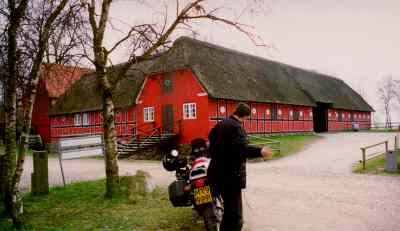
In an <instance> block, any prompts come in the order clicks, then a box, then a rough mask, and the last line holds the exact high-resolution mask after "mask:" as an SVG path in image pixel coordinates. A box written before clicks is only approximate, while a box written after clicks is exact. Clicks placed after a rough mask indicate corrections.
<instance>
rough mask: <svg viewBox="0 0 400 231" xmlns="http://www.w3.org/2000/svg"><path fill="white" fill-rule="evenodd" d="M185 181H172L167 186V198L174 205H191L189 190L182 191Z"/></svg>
mask: <svg viewBox="0 0 400 231" xmlns="http://www.w3.org/2000/svg"><path fill="white" fill-rule="evenodd" d="M185 185H186V183H185V181H183V180H177V181H174V182H172V183H171V184H170V185H169V187H168V193H169V200H170V201H171V202H172V205H173V206H174V207H185V206H191V205H192V202H191V200H190V197H189V192H185V191H184V187H185Z"/></svg>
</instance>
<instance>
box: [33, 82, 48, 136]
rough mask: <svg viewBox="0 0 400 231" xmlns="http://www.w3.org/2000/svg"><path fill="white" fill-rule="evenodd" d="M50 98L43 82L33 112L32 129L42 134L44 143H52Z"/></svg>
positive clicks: (40, 84)
mask: <svg viewBox="0 0 400 231" xmlns="http://www.w3.org/2000/svg"><path fill="white" fill-rule="evenodd" d="M49 108H50V97H49V96H48V95H47V93H46V91H45V90H44V83H43V81H40V82H39V86H38V94H37V95H36V99H35V103H34V105H33V111H32V128H33V129H34V130H35V132H36V133H37V134H40V136H41V137H42V141H43V142H44V143H49V142H50V118H49Z"/></svg>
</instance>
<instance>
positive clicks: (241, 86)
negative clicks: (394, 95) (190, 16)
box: [51, 37, 373, 114]
mask: <svg viewBox="0 0 400 231" xmlns="http://www.w3.org/2000/svg"><path fill="white" fill-rule="evenodd" d="M117 68H118V67H117ZM134 68H136V69H141V70H142V71H137V70H136V71H135V70H133V69H134ZM134 68H133V69H132V70H130V71H129V73H128V74H127V76H128V77H127V78H125V79H123V80H122V81H120V82H118V83H116V85H117V86H116V87H115V91H114V93H113V96H114V100H115V105H116V107H117V108H123V107H128V106H131V105H134V104H135V99H136V97H137V94H138V93H139V91H140V88H141V85H142V84H143V82H144V79H145V77H146V75H148V74H150V73H158V72H171V71H174V70H177V69H182V68H185V69H186V68H190V69H192V71H193V73H194V75H195V76H196V78H197V79H198V81H199V83H200V84H201V85H202V86H203V87H204V89H205V90H206V91H207V93H208V95H209V97H211V98H220V99H232V100H239V101H252V102H267V103H282V104H292V105H304V106H316V104H317V103H319V102H323V103H331V104H332V107H333V108H338V109H339V108H340V109H349V110H360V111H372V110H373V109H372V108H371V107H370V106H369V105H368V104H367V103H366V102H365V101H364V100H363V99H362V97H361V96H360V95H358V94H357V93H356V92H354V91H353V90H352V89H351V88H350V87H349V86H348V85H347V84H346V83H344V82H343V81H342V80H339V79H337V78H334V77H330V76H327V75H322V74H318V73H315V72H311V71H306V70H303V69H300V68H297V67H293V66H289V65H286V64H282V63H279V62H275V61H271V60H267V59H264V58H260V57H256V56H253V55H249V54H245V53H242V52H238V51H235V50H231V49H228V48H224V47H220V46H217V45H213V44H210V43H206V42H202V41H198V40H195V39H191V38H188V37H181V38H179V39H177V40H176V41H175V43H174V45H173V47H172V48H171V49H170V50H169V51H167V52H165V53H164V54H162V55H161V57H159V58H157V59H155V60H153V61H148V62H145V63H141V64H139V65H137V66H136V67H134ZM113 78H114V77H113ZM113 78H112V79H113ZM99 109H101V97H100V94H99V90H98V89H97V84H96V81H95V76H94V73H91V74H88V76H86V77H84V78H81V79H80V80H79V81H77V82H76V83H75V84H74V85H73V86H72V88H71V89H70V90H69V91H67V93H66V94H65V95H64V96H63V97H62V98H61V99H60V100H58V102H57V104H56V105H55V107H53V109H52V110H51V113H52V114H68V113H74V112H79V111H93V110H99Z"/></svg>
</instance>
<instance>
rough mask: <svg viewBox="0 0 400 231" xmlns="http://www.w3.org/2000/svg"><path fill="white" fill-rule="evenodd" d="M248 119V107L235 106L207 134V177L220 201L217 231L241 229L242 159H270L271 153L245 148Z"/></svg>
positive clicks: (240, 104)
mask: <svg viewBox="0 0 400 231" xmlns="http://www.w3.org/2000/svg"><path fill="white" fill-rule="evenodd" d="M248 116H250V107H249V106H248V105H247V104H244V103H239V104H238V106H237V107H236V110H235V112H234V113H233V115H231V116H230V117H229V118H228V119H225V120H223V121H221V122H219V123H218V124H217V125H215V127H214V128H213V129H212V130H211V131H210V134H209V136H208V139H209V141H210V149H209V151H210V154H211V163H210V166H209V169H208V175H209V176H208V177H209V180H210V183H211V186H212V189H213V193H215V194H218V195H221V196H222V199H223V201H224V215H223V218H222V223H221V231H240V230H241V229H242V226H243V211H242V210H243V209H242V189H244V188H246V159H247V158H256V157H263V158H264V159H270V158H271V157H272V150H271V149H270V148H268V147H264V148H262V149H261V148H257V147H252V146H249V145H248V143H249V142H248V140H247V134H246V131H245V130H244V128H243V127H242V123H243V121H244V119H246V118H247V117H248Z"/></svg>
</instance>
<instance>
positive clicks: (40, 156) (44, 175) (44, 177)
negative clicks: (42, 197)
mask: <svg viewBox="0 0 400 231" xmlns="http://www.w3.org/2000/svg"><path fill="white" fill-rule="evenodd" d="M31 182H32V183H31V184H32V185H31V192H32V194H34V195H36V194H48V193H49V168H48V155H47V151H34V152H33V173H32V175H31Z"/></svg>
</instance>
